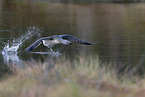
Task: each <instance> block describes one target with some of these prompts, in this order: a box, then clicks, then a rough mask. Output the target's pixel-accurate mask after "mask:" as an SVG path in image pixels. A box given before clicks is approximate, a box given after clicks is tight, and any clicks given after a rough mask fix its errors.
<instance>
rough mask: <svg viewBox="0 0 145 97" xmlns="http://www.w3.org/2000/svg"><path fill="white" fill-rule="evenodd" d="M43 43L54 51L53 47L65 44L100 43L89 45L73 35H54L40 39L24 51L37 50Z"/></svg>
mask: <svg viewBox="0 0 145 97" xmlns="http://www.w3.org/2000/svg"><path fill="white" fill-rule="evenodd" d="M41 43H43V44H44V45H45V46H47V47H48V48H50V50H51V51H52V49H51V47H53V46H54V45H56V44H64V45H68V44H84V45H94V44H97V43H98V42H96V43H89V42H86V41H83V40H81V39H78V38H76V37H74V36H71V35H54V36H50V37H43V38H40V39H38V40H37V41H35V42H34V43H33V44H31V45H30V46H29V47H27V48H26V49H25V50H24V51H27V52H30V51H32V50H33V49H35V48H37V47H38V46H39V45H40V44H41Z"/></svg>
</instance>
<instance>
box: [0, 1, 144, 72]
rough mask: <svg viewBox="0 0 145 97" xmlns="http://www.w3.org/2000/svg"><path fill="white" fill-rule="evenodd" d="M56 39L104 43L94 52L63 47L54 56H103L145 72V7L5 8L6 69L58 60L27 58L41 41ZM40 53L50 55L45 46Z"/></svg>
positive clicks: (1, 14)
mask: <svg viewBox="0 0 145 97" xmlns="http://www.w3.org/2000/svg"><path fill="white" fill-rule="evenodd" d="M56 34H57V35H61V34H68V35H73V36H76V37H78V38H80V39H82V40H85V41H89V42H92V43H93V42H97V41H100V42H99V43H98V44H97V45H93V46H84V45H70V46H64V45H57V46H55V47H54V48H53V50H54V51H58V52H59V53H60V54H61V55H60V56H64V55H66V56H67V57H70V58H73V57H75V56H80V55H81V56H89V55H92V56H99V58H100V60H101V61H103V62H114V63H116V64H117V65H122V64H126V65H132V66H138V68H139V69H138V70H139V71H140V70H142V71H143V70H145V65H144V64H145V4H144V3H128V4H123V3H121V4H119V3H117V4H114V3H95V4H63V3H49V2H40V1H39V2H34V1H31V2H30V1H28V2H26V1H25V2H22V1H21V2H18V1H17V2H16V1H15V2H14V1H8V2H4V1H1V2H0V38H1V39H0V52H1V53H0V63H1V64H0V66H1V67H4V68H5V67H6V68H7V66H9V65H18V66H22V65H23V62H26V61H30V60H41V61H43V59H44V58H51V57H56V56H53V55H49V54H48V55H47V54H35V53H26V52H23V50H24V49H25V48H26V47H28V46H29V45H30V44H32V43H33V42H34V41H36V40H37V39H38V38H40V37H46V36H52V35H56ZM3 38H4V39H3ZM9 51H13V52H10V53H9ZM34 51H36V52H49V49H48V48H46V47H45V46H43V45H41V46H40V47H38V48H37V49H35V50H34ZM15 52H16V53H15ZM60 56H59V57H60ZM59 57H56V58H59ZM0 71H2V69H1V70H0Z"/></svg>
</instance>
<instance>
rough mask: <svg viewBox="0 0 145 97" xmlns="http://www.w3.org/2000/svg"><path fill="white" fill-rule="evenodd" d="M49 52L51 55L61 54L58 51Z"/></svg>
mask: <svg viewBox="0 0 145 97" xmlns="http://www.w3.org/2000/svg"><path fill="white" fill-rule="evenodd" d="M50 54H51V55H53V56H59V55H61V54H60V53H59V52H58V51H57V52H51V53H50Z"/></svg>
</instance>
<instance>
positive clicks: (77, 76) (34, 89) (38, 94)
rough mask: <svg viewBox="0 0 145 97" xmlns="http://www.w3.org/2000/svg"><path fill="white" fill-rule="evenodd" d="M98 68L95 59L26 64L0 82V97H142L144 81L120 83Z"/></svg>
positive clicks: (144, 96)
mask: <svg viewBox="0 0 145 97" xmlns="http://www.w3.org/2000/svg"><path fill="white" fill-rule="evenodd" d="M100 64H102V63H101V62H100V61H99V59H98V58H97V57H94V58H78V59H74V60H73V61H70V60H68V59H66V58H62V59H58V60H53V59H52V60H48V61H47V62H45V64H44V63H41V62H35V63H33V64H32V63H28V62H26V63H25V67H24V68H19V67H14V70H15V71H14V74H13V75H12V76H9V77H7V78H5V79H3V80H2V81H1V82H0V97H145V84H144V83H145V79H144V78H142V79H139V78H138V77H134V76H131V77H134V80H131V79H129V78H127V77H124V78H123V80H121V81H120V80H119V79H118V77H117V75H116V72H115V70H114V69H110V68H108V67H106V66H105V65H106V64H102V65H104V66H102V67H100ZM107 65H109V64H107Z"/></svg>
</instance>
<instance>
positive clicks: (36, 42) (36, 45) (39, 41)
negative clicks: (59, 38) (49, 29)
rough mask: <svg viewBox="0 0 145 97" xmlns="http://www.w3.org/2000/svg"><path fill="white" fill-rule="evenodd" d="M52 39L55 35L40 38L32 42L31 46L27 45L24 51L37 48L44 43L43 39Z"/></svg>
mask: <svg viewBox="0 0 145 97" xmlns="http://www.w3.org/2000/svg"><path fill="white" fill-rule="evenodd" d="M52 39H53V36H51V37H43V38H40V39H38V40H37V41H35V42H34V43H33V44H31V45H30V46H29V47H27V48H26V49H25V50H24V51H26V52H30V51H32V50H33V49H35V48H37V47H38V46H39V45H40V44H41V43H42V40H52Z"/></svg>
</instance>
